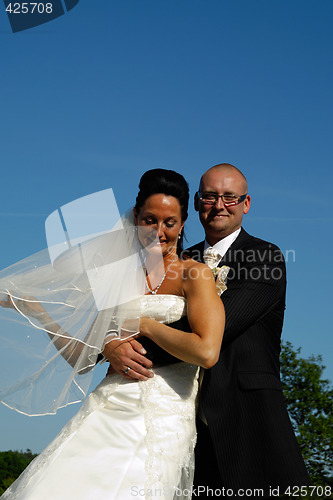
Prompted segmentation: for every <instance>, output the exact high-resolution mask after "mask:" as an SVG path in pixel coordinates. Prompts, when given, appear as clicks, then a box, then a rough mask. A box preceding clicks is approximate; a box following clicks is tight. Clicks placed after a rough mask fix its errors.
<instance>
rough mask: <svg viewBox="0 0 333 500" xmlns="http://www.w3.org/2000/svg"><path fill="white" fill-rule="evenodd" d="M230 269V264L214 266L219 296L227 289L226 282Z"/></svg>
mask: <svg viewBox="0 0 333 500" xmlns="http://www.w3.org/2000/svg"><path fill="white" fill-rule="evenodd" d="M229 270H230V267H228V266H222V267H213V268H212V273H213V275H214V278H215V283H216V291H217V293H218V295H219V296H221V295H222V293H223V292H225V291H226V289H227V285H226V284H225V280H226V278H227V276H228V272H229Z"/></svg>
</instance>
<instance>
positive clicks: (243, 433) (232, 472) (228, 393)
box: [187, 229, 309, 495]
mask: <svg viewBox="0 0 333 500" xmlns="http://www.w3.org/2000/svg"><path fill="white" fill-rule="evenodd" d="M203 248H204V242H201V243H199V244H197V245H195V246H193V247H191V248H190V249H189V250H187V252H188V254H189V256H191V257H192V258H194V259H196V260H202V255H203ZM224 264H225V265H228V266H229V267H230V271H229V274H228V277H227V283H226V284H227V290H226V291H225V292H224V293H223V295H222V296H221V299H222V301H223V304H224V306H225V311H226V327H225V333H224V337H223V341H222V348H221V354H220V358H219V361H218V362H217V364H216V365H215V366H214V367H212V368H211V369H210V370H207V371H206V372H205V375H204V380H203V384H202V388H201V396H200V397H201V404H202V408H203V411H204V414H205V417H206V419H207V422H208V428H209V432H210V435H211V438H212V442H213V443H214V449H215V454H216V457H217V462H218V468H219V471H220V475H221V477H222V479H223V486H225V487H229V488H234V490H235V489H237V488H263V489H264V490H265V491H266V495H267V494H268V493H269V488H270V487H271V488H272V487H275V488H276V487H280V491H281V490H282V489H283V488H287V487H288V486H290V485H298V486H302V485H307V484H309V478H308V475H307V472H306V469H305V466H304V462H303V458H302V456H301V453H300V450H299V447H298V444H297V441H296V438H295V435H294V432H293V429H292V426H291V423H290V420H289V416H288V413H287V409H286V405H285V402H284V399H283V394H282V387H281V382H280V364H279V355H280V338H281V331H282V324H283V316H284V309H285V293H286V271H285V263H284V258H283V255H282V252H281V251H280V250H279V248H278V247H276V246H275V245H273V244H271V243H268V242H266V241H263V240H260V239H258V238H255V237H253V236H250V235H249V234H248V233H246V231H244V230H243V229H242V230H241V232H240V234H239V236H238V237H237V238H236V240H235V241H234V243H233V244H232V245H231V246H230V248H229V250H228V251H227V253H226V255H225V256H224V258H223V259H222V262H221V263H220V264H219V265H220V266H221V265H224ZM280 494H281V493H280Z"/></svg>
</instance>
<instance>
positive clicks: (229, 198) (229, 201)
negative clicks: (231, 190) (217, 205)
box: [223, 194, 239, 206]
mask: <svg viewBox="0 0 333 500" xmlns="http://www.w3.org/2000/svg"><path fill="white" fill-rule="evenodd" d="M238 200H239V196H235V195H233V194H230V195H229V194H225V195H224V196H223V202H224V204H225V205H228V206H230V205H237V203H238Z"/></svg>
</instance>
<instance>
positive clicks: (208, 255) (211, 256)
mask: <svg viewBox="0 0 333 500" xmlns="http://www.w3.org/2000/svg"><path fill="white" fill-rule="evenodd" d="M221 259H222V257H221V255H220V254H219V253H218V251H217V250H215V248H206V250H205V251H204V255H203V260H204V262H205V264H207V266H208V267H210V268H211V269H214V267H216V266H217V265H218V263H219V262H220V260H221Z"/></svg>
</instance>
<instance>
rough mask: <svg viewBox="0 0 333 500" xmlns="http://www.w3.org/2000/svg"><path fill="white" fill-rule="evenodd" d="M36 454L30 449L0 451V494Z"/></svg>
mask: <svg viewBox="0 0 333 500" xmlns="http://www.w3.org/2000/svg"><path fill="white" fill-rule="evenodd" d="M36 456H37V455H34V454H33V453H31V450H27V451H25V452H22V451H1V452H0V495H1V494H2V493H3V492H4V491H5V490H6V489H7V488H8V487H9V486H10V485H11V484H12V483H13V482H14V481H15V479H16V478H17V477H18V476H19V475H20V474H21V473H22V472H23V471H24V469H25V468H26V467H27V465H28V464H29V463H30V462H31V460H33V459H34V458H35V457H36Z"/></svg>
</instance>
